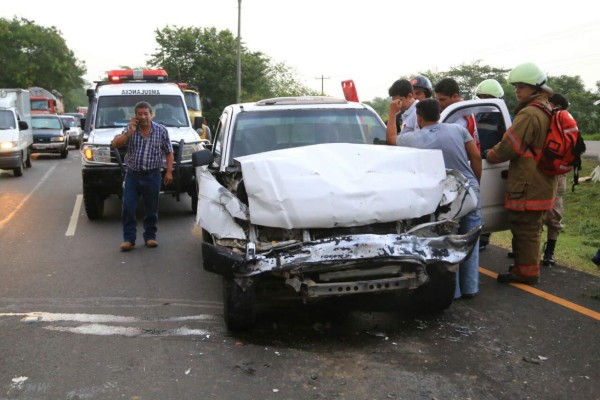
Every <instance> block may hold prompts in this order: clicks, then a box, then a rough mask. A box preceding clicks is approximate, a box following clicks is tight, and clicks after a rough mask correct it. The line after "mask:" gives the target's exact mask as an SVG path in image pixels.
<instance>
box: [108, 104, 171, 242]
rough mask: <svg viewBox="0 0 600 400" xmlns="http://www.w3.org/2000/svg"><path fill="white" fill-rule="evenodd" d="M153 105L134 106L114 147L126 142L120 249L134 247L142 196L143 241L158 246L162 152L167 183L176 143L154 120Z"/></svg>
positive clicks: (115, 139)
mask: <svg viewBox="0 0 600 400" xmlns="http://www.w3.org/2000/svg"><path fill="white" fill-rule="evenodd" d="M152 118H153V113H152V106H151V105H150V104H149V103H148V102H145V101H140V102H139V103H137V104H136V105H135V116H134V117H132V118H131V119H130V120H129V125H128V126H127V128H126V129H125V130H124V131H123V133H122V134H120V135H117V136H115V138H114V139H113V141H112V146H113V147H115V148H119V147H123V146H125V145H127V154H126V155H125V164H126V165H127V170H126V173H125V183H124V186H123V204H122V211H121V221H122V224H123V243H121V246H120V247H119V248H120V249H121V251H129V250H131V249H133V248H134V247H135V240H136V235H137V219H136V211H137V206H138V199H139V197H140V196H141V198H142V201H143V204H144V234H143V238H144V243H145V244H146V246H147V247H157V246H158V242H157V241H156V231H157V227H156V224H157V221H158V195H159V193H160V187H161V167H162V160H163V155H164V156H165V157H166V160H167V166H166V171H165V177H164V179H163V180H162V181H163V182H164V184H165V185H168V184H170V183H171V182H172V181H173V146H172V145H171V140H170V139H169V132H168V131H167V128H165V127H164V126H163V125H161V124H158V123H156V122H153V121H152Z"/></svg>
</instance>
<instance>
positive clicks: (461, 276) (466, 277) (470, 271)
mask: <svg viewBox="0 0 600 400" xmlns="http://www.w3.org/2000/svg"><path fill="white" fill-rule="evenodd" d="M477 194H478V195H479V192H478V193H477ZM477 203H478V204H477V209H476V210H475V211H472V212H470V213H469V214H467V215H465V216H464V217H462V218H461V220H460V226H459V228H458V233H459V234H464V233H467V232H469V231H470V230H471V229H473V228H475V227H477V226H480V225H481V221H482V218H481V208H480V207H481V203H480V201H479V200H478V201H477ZM477 292H479V239H477V243H475V246H474V247H473V250H472V251H471V254H470V255H469V256H468V257H467V258H465V259H464V260H463V262H462V263H461V264H460V265H459V267H458V272H457V273H456V290H455V291H454V298H455V299H457V298H459V297H461V296H462V295H463V294H475V293H477Z"/></svg>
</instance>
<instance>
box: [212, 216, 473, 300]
mask: <svg viewBox="0 0 600 400" xmlns="http://www.w3.org/2000/svg"><path fill="white" fill-rule="evenodd" d="M480 231H481V227H478V228H475V229H473V230H472V231H470V232H469V233H467V234H465V235H446V236H439V237H418V236H415V235H410V234H403V235H397V234H387V235H374V234H363V235H347V236H340V237H333V238H327V239H322V240H317V241H312V242H305V243H296V244H292V245H290V246H287V247H285V248H279V249H271V250H270V251H268V252H266V253H260V254H256V255H254V256H253V255H252V252H247V254H240V253H236V252H233V251H232V250H230V249H229V248H226V247H223V246H219V245H212V244H208V243H203V245H202V253H203V258H204V269H205V270H207V271H210V272H214V273H217V274H220V275H223V276H227V277H231V278H252V277H258V276H259V275H261V274H265V273H270V274H275V275H278V276H282V277H284V278H285V279H286V283H287V284H288V285H290V286H292V287H294V289H296V290H297V291H300V290H301V289H302V288H303V287H304V288H305V290H307V295H308V296H309V297H323V296H339V295H344V294H355V293H365V292H374V291H376V292H378V291H386V290H398V289H406V288H416V287H418V286H420V285H422V284H423V283H425V282H426V281H427V273H426V266H427V265H431V264H443V265H446V266H447V267H448V268H449V269H451V270H452V269H455V268H456V265H457V264H459V263H460V262H462V261H463V260H464V259H465V258H466V257H467V256H468V255H469V253H470V252H471V251H472V249H473V247H474V245H475V243H476V241H477V238H478V237H479V233H480Z"/></svg>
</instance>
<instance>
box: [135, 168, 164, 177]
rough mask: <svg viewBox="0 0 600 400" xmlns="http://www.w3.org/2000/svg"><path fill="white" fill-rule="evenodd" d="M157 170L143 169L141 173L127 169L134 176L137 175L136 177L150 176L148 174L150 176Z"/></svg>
mask: <svg viewBox="0 0 600 400" xmlns="http://www.w3.org/2000/svg"><path fill="white" fill-rule="evenodd" d="M159 169H160V168H154V169H144V170H141V171H136V170H134V169H129V170H130V171H131V172H133V173H134V175H137V176H146V175H150V174H152V173H154V172H156V171H158V170H159Z"/></svg>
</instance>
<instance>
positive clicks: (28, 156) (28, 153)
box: [25, 147, 31, 168]
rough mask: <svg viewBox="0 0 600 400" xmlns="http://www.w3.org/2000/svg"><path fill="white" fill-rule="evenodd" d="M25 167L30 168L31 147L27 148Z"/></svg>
mask: <svg viewBox="0 0 600 400" xmlns="http://www.w3.org/2000/svg"><path fill="white" fill-rule="evenodd" d="M25 168H31V148H30V147H28V148H27V158H25Z"/></svg>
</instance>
